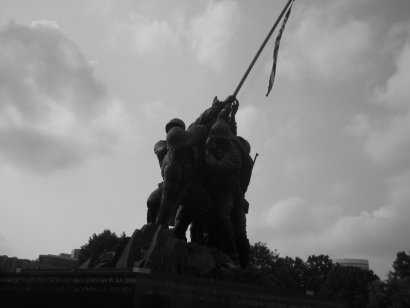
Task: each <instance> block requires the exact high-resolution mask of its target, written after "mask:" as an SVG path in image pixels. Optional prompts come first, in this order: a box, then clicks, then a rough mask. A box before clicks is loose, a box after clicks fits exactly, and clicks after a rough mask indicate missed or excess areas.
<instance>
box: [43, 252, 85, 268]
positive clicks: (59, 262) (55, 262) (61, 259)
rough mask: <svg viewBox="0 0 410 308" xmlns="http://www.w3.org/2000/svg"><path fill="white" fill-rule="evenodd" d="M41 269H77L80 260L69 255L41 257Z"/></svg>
mask: <svg viewBox="0 0 410 308" xmlns="http://www.w3.org/2000/svg"><path fill="white" fill-rule="evenodd" d="M38 261H39V264H40V268H77V266H78V260H77V259H75V258H71V255H69V254H60V255H58V256H56V255H50V254H48V255H40V256H39V257H38Z"/></svg>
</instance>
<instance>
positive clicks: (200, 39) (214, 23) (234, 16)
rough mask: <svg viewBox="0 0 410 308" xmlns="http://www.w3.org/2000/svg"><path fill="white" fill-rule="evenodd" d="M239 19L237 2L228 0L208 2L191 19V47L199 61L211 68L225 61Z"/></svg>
mask: <svg viewBox="0 0 410 308" xmlns="http://www.w3.org/2000/svg"><path fill="white" fill-rule="evenodd" d="M239 20H240V14H239V7H238V4H237V3H236V2H235V1H230V0H227V1H219V2H213V1H211V2H209V4H208V6H207V8H206V10H205V12H204V13H203V14H201V15H198V16H196V17H194V18H193V19H192V20H191V22H190V31H189V33H190V41H191V48H192V50H193V52H194V54H195V57H196V58H197V60H198V61H199V63H201V64H207V65H210V66H211V67H213V68H220V67H221V66H222V65H223V64H224V63H225V61H226V60H227V57H228V55H229V48H228V47H229V44H230V42H231V39H232V36H233V35H234V33H235V30H236V27H237V26H238V24H239Z"/></svg>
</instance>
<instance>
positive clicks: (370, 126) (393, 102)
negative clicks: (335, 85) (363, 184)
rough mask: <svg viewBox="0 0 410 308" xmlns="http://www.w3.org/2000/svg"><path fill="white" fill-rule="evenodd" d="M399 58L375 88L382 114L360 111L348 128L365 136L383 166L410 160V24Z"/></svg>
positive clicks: (366, 144)
mask: <svg viewBox="0 0 410 308" xmlns="http://www.w3.org/2000/svg"><path fill="white" fill-rule="evenodd" d="M407 27H408V37H407V40H406V43H405V44H404V45H403V46H402V48H401V50H400V52H399V53H398V56H397V59H396V71H395V72H394V73H393V74H392V75H391V76H390V78H388V80H387V81H386V84H385V85H383V86H381V87H378V88H376V89H375V90H374V103H375V104H377V106H379V107H381V108H382V110H383V111H384V113H383V115H382V116H373V117H371V116H370V115H365V114H359V115H356V116H355V117H354V119H353V121H352V122H351V123H350V124H349V125H348V126H347V131H348V132H350V133H352V134H353V135H356V136H359V137H361V138H363V139H364V149H365V152H366V153H367V154H368V155H369V156H370V157H371V159H372V160H373V161H374V162H375V163H378V164H381V165H384V166H394V165H402V164H404V163H408V162H409V161H410V160H409V155H408V153H409V151H410V100H409V97H410V87H409V86H408V85H409V84H410V26H407Z"/></svg>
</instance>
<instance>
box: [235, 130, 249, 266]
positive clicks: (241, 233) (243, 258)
mask: <svg viewBox="0 0 410 308" xmlns="http://www.w3.org/2000/svg"><path fill="white" fill-rule="evenodd" d="M232 141H233V143H234V144H235V146H236V147H237V149H238V150H239V152H240V153H241V158H242V168H241V172H240V185H239V187H238V189H237V191H236V193H235V204H234V208H233V211H232V223H233V226H234V230H235V241H236V248H237V250H238V255H239V261H240V264H241V267H242V268H244V269H245V268H246V267H247V266H248V264H249V251H250V244H249V239H248V236H247V233H246V214H247V213H248V210H249V203H248V201H247V200H246V199H245V193H246V191H247V190H248V186H249V182H250V179H251V176H252V169H253V160H252V157H251V156H250V155H249V153H250V145H249V143H248V142H247V141H246V140H245V139H244V138H242V137H233V138H232Z"/></svg>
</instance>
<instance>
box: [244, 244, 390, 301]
mask: <svg viewBox="0 0 410 308" xmlns="http://www.w3.org/2000/svg"><path fill="white" fill-rule="evenodd" d="M248 270H249V271H250V272H251V273H253V274H254V275H255V276H257V277H258V278H259V279H258V281H259V282H262V283H263V284H265V285H266V286H271V287H275V288H284V289H287V290H293V291H299V292H302V293H306V292H307V291H310V292H313V293H314V294H318V295H321V296H325V297H328V298H334V299H337V300H341V301H343V302H345V303H346V304H347V307H352V308H358V307H363V308H365V307H366V305H367V303H368V301H369V286H372V287H373V288H374V289H375V290H376V289H377V288H379V289H380V290H381V291H379V292H378V293H377V295H376V294H372V296H373V297H372V302H378V300H377V296H382V295H380V294H383V292H384V289H383V285H378V284H376V283H377V282H379V281H380V280H379V278H378V277H377V276H376V275H375V274H374V273H373V271H371V270H364V269H360V268H357V267H343V266H340V265H339V264H334V263H333V261H332V260H331V259H330V258H329V256H327V255H323V254H322V255H317V256H316V255H311V256H309V257H308V258H307V260H306V262H305V261H303V260H302V259H301V258H298V257H296V258H291V257H280V256H279V253H278V252H277V251H276V250H274V251H271V250H270V249H269V248H268V247H267V246H266V244H265V243H260V242H258V243H256V244H254V245H252V246H251V254H250V266H249V269H248ZM373 307H374V308H376V307H379V306H373ZM380 307H382V306H380Z"/></svg>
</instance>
